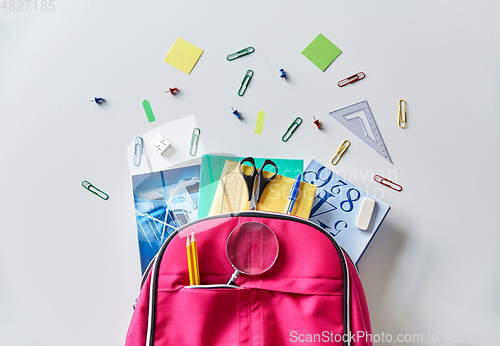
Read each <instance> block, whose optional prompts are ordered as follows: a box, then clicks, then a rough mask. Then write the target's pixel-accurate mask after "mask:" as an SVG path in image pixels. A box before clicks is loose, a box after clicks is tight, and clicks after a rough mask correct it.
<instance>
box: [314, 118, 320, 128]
mask: <svg viewBox="0 0 500 346" xmlns="http://www.w3.org/2000/svg"><path fill="white" fill-rule="evenodd" d="M313 119H314V121H313V123H314V125H316V127H317V128H318V129H320V128H321V124H320V123H319V120H318V119H316V118H315V117H314V116H313Z"/></svg>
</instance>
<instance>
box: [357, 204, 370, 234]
mask: <svg viewBox="0 0 500 346" xmlns="http://www.w3.org/2000/svg"><path fill="white" fill-rule="evenodd" d="M374 208H375V200H373V199H371V198H368V197H365V198H364V199H363V203H362V204H361V210H360V211H359V215H358V220H357V221H356V227H357V228H359V229H361V230H363V231H366V230H367V229H368V226H369V225H370V220H371V218H372V213H373V209H374Z"/></svg>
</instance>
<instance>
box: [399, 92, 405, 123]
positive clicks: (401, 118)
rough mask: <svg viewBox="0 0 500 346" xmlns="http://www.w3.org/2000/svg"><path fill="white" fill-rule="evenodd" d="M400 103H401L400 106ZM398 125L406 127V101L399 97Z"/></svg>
mask: <svg viewBox="0 0 500 346" xmlns="http://www.w3.org/2000/svg"><path fill="white" fill-rule="evenodd" d="M401 104H402V105H403V106H402V107H401ZM398 107H399V110H398V125H399V127H401V128H402V129H404V128H405V127H406V101H405V100H403V99H401V100H399V101H398Z"/></svg>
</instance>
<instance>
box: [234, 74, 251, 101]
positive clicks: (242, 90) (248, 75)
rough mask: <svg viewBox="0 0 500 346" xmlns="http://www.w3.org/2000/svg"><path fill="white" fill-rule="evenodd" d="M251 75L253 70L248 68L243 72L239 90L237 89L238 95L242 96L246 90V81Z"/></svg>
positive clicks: (247, 81) (248, 80) (248, 81)
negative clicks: (243, 75)
mask: <svg viewBox="0 0 500 346" xmlns="http://www.w3.org/2000/svg"><path fill="white" fill-rule="evenodd" d="M252 77H253V71H252V70H248V71H247V73H245V77H243V81H242V82H241V86H240V90H238V96H243V95H244V94H245V91H246V90H247V86H248V83H250V79H252Z"/></svg>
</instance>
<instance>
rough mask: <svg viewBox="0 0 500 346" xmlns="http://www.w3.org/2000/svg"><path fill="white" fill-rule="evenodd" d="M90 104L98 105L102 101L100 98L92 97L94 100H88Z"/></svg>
mask: <svg viewBox="0 0 500 346" xmlns="http://www.w3.org/2000/svg"><path fill="white" fill-rule="evenodd" d="M90 102H95V103H97V104H100V103H101V102H104V99H103V98H102V97H94V99H93V100H90Z"/></svg>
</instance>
